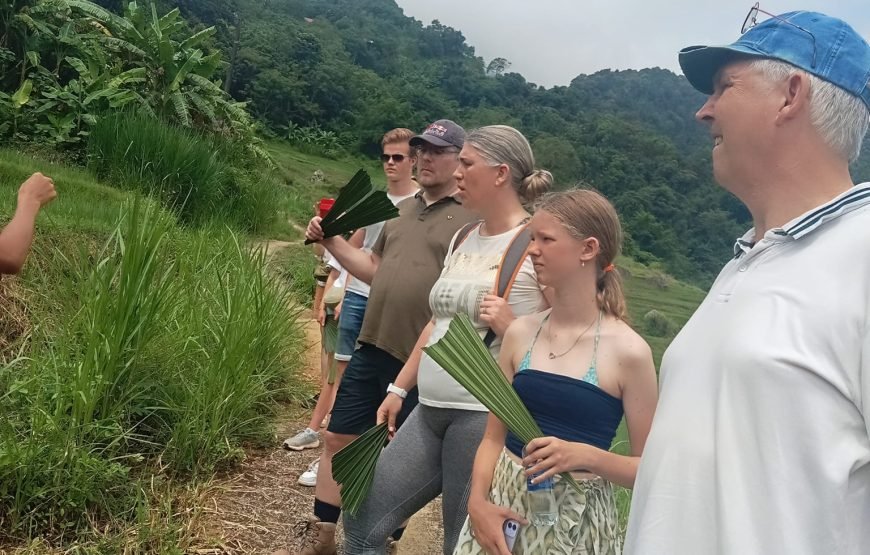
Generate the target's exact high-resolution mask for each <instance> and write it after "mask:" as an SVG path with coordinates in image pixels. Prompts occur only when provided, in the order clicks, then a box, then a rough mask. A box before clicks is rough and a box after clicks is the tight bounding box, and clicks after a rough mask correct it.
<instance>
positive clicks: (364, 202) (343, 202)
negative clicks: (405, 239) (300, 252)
mask: <svg viewBox="0 0 870 555" xmlns="http://www.w3.org/2000/svg"><path fill="white" fill-rule="evenodd" d="M398 215H399V209H398V208H396V207H395V206H394V205H393V203H392V202H391V201H390V199H389V198H388V197H387V195H386V193H384V192H383V191H375V190H374V189H373V188H372V181H371V178H369V175H368V174H367V173H366V171H365V170H359V171H358V172H356V175H354V176H353V178H351V180H350V181H349V182H348V183H347V185H345V186H344V187H342V188H341V190H340V191H339V192H338V198H336V199H335V204H333V205H332V208H331V209H330V210H329V212H327V213H326V216H324V217H323V219H322V220H321V221H320V227H321V228H322V229H323V236H324V238H326V237H335V236H336V235H343V234H345V233H349V232H351V231H353V230H356V229H360V228H363V227H365V226H367V225H371V224H376V223H379V222H383V221H386V220H390V219H393V218H395V217H397V216H398ZM312 242H313V241H309V240H307V239H306V241H305V244H306V245H308V244H310V243H312Z"/></svg>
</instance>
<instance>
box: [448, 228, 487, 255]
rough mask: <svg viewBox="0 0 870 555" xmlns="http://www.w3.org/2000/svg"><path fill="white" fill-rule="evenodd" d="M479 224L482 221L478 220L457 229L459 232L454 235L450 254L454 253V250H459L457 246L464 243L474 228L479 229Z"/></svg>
mask: <svg viewBox="0 0 870 555" xmlns="http://www.w3.org/2000/svg"><path fill="white" fill-rule="evenodd" d="M481 224H483V220H478V221H476V222H469V223H467V224H465V225H464V226H462V227H461V228H459V231H458V232H457V233H456V239H454V241H453V249H451V250H450V252H451V253H454V252H456V249H458V248H459V245H461V244H462V243H463V242H465V240H466V239H468V236H469V235H470V234H471V232H472V231H474V230H475V229H476V228H478V227H480V226H481Z"/></svg>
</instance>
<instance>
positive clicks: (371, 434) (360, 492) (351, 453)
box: [332, 422, 387, 516]
mask: <svg viewBox="0 0 870 555" xmlns="http://www.w3.org/2000/svg"><path fill="white" fill-rule="evenodd" d="M386 442H387V423H386V422H384V423H383V424H379V425H377V426H375V427H374V428H371V429H370V430H368V431H367V432H366V433H364V434H363V435H361V436H359V437H358V438H356V439H355V440H354V441H353V442H351V443H350V444H349V445H347V446H346V447H345V448H344V449H342V450H341V451H339V452H338V453H336V454H335V455H333V457H332V477H333V479H334V480H335V481H336V482H338V484H339V485H340V486H341V506H342V510H343V511H346V512H347V513H349V514H350V515H352V516H356V514H357V512H358V511H359V508H360V505H362V502H363V501H364V500H365V498H366V496H367V495H368V494H369V489H370V488H371V487H372V480H374V478H375V466H376V465H377V463H378V457H380V455H381V451H383V450H384V444H386Z"/></svg>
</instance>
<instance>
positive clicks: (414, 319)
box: [359, 193, 476, 361]
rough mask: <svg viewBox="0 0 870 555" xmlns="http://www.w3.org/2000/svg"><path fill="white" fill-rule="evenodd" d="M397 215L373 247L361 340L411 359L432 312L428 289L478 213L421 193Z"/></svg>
mask: <svg viewBox="0 0 870 555" xmlns="http://www.w3.org/2000/svg"><path fill="white" fill-rule="evenodd" d="M396 206H397V207H398V208H399V217H398V218H395V219H392V220H389V221H388V222H386V224H384V229H383V231H382V232H381V236H380V238H379V239H378V242H377V243H375V245H374V247H373V248H372V252H373V253H374V254H376V255H378V256H379V257H380V259H381V261H380V265H379V266H378V270H377V272H375V275H374V278H373V279H372V288H371V292H370V293H369V301H368V304H367V305H366V313H365V317H364V318H363V325H362V330H361V331H360V334H359V342H360V343H369V344H371V345H374V346H375V347H378V348H379V349H381V350H383V351H386V352H387V353H389V354H390V355H392V356H394V357H396V358H397V359H399V360H401V361H406V360H408V357H409V356H410V354H411V350H412V349H413V348H414V344H415V343H417V339H418V338H419V337H420V332H421V331H423V328H424V327H426V324H427V323H428V322H429V320H430V319H431V318H432V311H431V309H430V308H429V290H430V289H432V285H433V284H434V283H435V281H436V280H437V279H438V276H439V275H441V269H442V268H443V267H444V259H445V257H446V256H447V250H448V248H449V247H450V241H451V240H452V239H453V235H454V234H455V233H456V232H457V231H458V230H459V228H461V227H462V226H464V225H465V224H467V223H469V222H471V221H474V220H475V219H476V218H475V217H474V216H473V215H472V214H471V212H469V211H468V210H466V209H465V208H463V207H462V205H461V204H459V202H458V201H457V200H456V199H454V198H453V197H445V198H443V199H441V200H438V201H436V202H433V203H432V204H430V205H428V206H427V205H426V201H424V200H423V195H422V193H417V194H416V195H415V196H414V197H412V198H409V199H405V200H403V201H402V202H400V203H399V204H397V205H396Z"/></svg>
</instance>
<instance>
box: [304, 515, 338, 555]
mask: <svg viewBox="0 0 870 555" xmlns="http://www.w3.org/2000/svg"><path fill="white" fill-rule="evenodd" d="M299 524H300V526H299V529H298V531H297V534H298V535H299V536H304V538H305V539H304V542H303V544H302V549H301V551H299V555H336V549H335V524H334V523H332V522H320V519H319V518H317V517H316V516H312V517H310V518H309V519H308V521H307V522H300V523H299Z"/></svg>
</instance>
